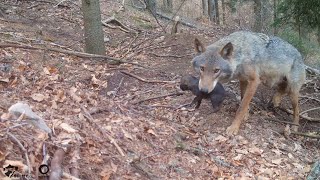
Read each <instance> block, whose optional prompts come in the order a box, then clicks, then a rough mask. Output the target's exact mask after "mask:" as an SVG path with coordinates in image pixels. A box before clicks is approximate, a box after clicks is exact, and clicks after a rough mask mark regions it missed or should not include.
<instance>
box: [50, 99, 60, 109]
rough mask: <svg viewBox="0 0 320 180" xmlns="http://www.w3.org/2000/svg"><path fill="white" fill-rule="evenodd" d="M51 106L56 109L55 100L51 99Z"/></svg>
mask: <svg viewBox="0 0 320 180" xmlns="http://www.w3.org/2000/svg"><path fill="white" fill-rule="evenodd" d="M51 108H52V109H58V104H57V102H56V101H55V100H53V101H51Z"/></svg>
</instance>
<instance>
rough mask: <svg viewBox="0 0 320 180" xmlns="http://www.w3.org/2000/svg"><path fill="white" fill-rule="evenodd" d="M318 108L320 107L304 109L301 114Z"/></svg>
mask: <svg viewBox="0 0 320 180" xmlns="http://www.w3.org/2000/svg"><path fill="white" fill-rule="evenodd" d="M318 109H320V107H315V108H311V109H308V110H305V111H302V112H301V113H300V114H299V115H302V114H304V113H307V112H309V111H314V110H318Z"/></svg>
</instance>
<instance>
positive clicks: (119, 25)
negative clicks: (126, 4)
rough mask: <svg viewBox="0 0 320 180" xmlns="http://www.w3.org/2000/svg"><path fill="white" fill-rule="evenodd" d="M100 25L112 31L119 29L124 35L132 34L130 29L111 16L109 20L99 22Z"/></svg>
mask: <svg viewBox="0 0 320 180" xmlns="http://www.w3.org/2000/svg"><path fill="white" fill-rule="evenodd" d="M101 23H102V25H104V26H106V27H109V28H112V29H117V28H118V29H120V30H121V31H124V32H126V33H130V32H133V30H132V29H130V28H129V27H127V26H125V25H124V24H123V23H121V22H120V21H119V20H118V19H116V18H115V17H114V16H111V17H110V18H108V19H106V20H104V21H101ZM110 24H114V25H116V26H112V25H110Z"/></svg>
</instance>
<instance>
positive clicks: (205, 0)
mask: <svg viewBox="0 0 320 180" xmlns="http://www.w3.org/2000/svg"><path fill="white" fill-rule="evenodd" d="M208 11H209V10H208V0H202V14H203V15H205V16H208V15H209V13H208Z"/></svg>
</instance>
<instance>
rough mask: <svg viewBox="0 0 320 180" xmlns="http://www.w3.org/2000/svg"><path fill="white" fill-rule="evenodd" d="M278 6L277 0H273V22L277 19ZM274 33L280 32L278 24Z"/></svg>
mask: <svg viewBox="0 0 320 180" xmlns="http://www.w3.org/2000/svg"><path fill="white" fill-rule="evenodd" d="M277 6H278V2H277V0H273V22H275V20H276V19H277ZM273 34H274V35H277V34H278V27H277V26H274V29H273Z"/></svg>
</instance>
